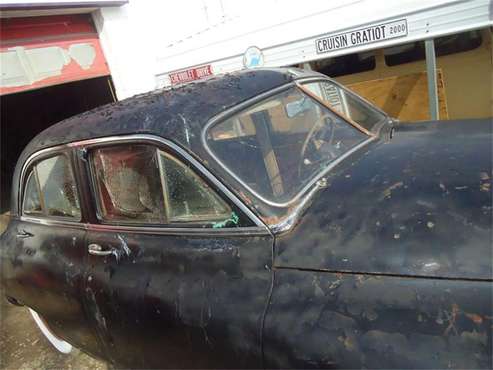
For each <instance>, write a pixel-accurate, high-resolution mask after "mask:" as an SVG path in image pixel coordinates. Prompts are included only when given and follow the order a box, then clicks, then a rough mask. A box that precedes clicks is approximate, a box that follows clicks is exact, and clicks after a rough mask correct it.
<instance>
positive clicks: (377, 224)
mask: <svg viewBox="0 0 493 370" xmlns="http://www.w3.org/2000/svg"><path fill="white" fill-rule="evenodd" d="M492 127H493V126H492V122H491V121H490V120H470V121H455V122H443V123H419V124H401V125H399V126H397V127H395V132H394V134H393V137H392V139H390V140H382V139H380V140H378V141H374V142H372V143H370V144H369V145H367V146H366V147H364V148H362V149H360V150H359V151H358V152H356V153H354V154H353V155H352V156H351V157H349V158H347V160H346V161H344V162H343V163H341V164H340V165H339V166H337V167H336V168H334V169H333V171H331V172H330V173H329V174H328V176H326V180H327V184H326V187H325V188H324V189H322V190H320V191H319V192H318V193H316V194H315V195H314V197H313V199H312V200H311V202H310V205H309V206H308V207H307V208H306V209H305V211H304V212H301V214H300V215H298V217H299V223H298V224H297V225H296V226H295V227H294V228H293V229H292V230H290V232H287V233H284V234H282V235H279V236H278V237H277V238H276V250H275V253H276V256H275V266H282V267H294V268H298V267H299V268H304V269H313V270H329V271H350V272H358V273H382V274H393V275H409V276H428V277H431V276H434V277H440V278H444V277H449V278H466V279H485V280H490V279H491V278H492V275H493V272H492V247H491V246H492V244H491V243H492V240H491V237H492V222H493V220H492V211H491V210H492V209H491V205H492V196H491V194H492V192H491V183H492V178H493V174H492V168H491V165H492V162H491V158H492V145H491V143H492V140H493V136H492ZM478 153H481V155H478Z"/></svg>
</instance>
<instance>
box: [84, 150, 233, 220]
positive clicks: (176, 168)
mask: <svg viewBox="0 0 493 370" xmlns="http://www.w3.org/2000/svg"><path fill="white" fill-rule="evenodd" d="M91 158H92V159H91V163H92V167H93V175H94V177H95V184H96V192H97V199H98V209H99V216H100V218H101V219H102V220H103V221H106V222H110V223H111V222H113V223H114V222H121V223H133V224H134V223H137V224H175V223H199V224H201V225H202V226H210V227H213V226H214V222H216V221H219V220H223V219H225V218H227V217H229V216H230V215H231V213H232V210H231V208H230V207H229V206H228V204H227V203H226V202H225V201H224V200H223V199H222V198H221V197H219V196H218V195H217V193H216V192H215V191H214V190H213V189H212V188H210V187H209V186H208V184H207V183H206V182H205V181H204V180H203V179H202V178H201V177H200V176H198V175H197V174H196V173H195V171H194V170H193V169H192V168H190V167H189V166H187V165H185V164H184V163H183V162H181V161H180V160H178V159H177V158H175V157H173V156H171V155H170V154H168V153H165V152H163V151H161V150H158V149H157V148H155V147H153V146H151V145H146V144H131V145H125V146H123V145H118V146H112V147H105V148H100V149H95V150H94V151H93V153H92V157H91Z"/></svg>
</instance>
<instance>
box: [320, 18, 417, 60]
mask: <svg viewBox="0 0 493 370" xmlns="http://www.w3.org/2000/svg"><path fill="white" fill-rule="evenodd" d="M404 36H407V21H406V20H405V19H400V20H397V21H393V22H388V23H381V24H377V25H374V26H370V27H365V28H359V29H357V30H354V31H348V32H344V33H339V34H337V35H329V36H325V37H322V38H319V39H317V40H315V46H316V48H317V54H323V53H328V52H330V51H335V50H339V49H345V48H351V47H355V46H360V45H365V44H371V43H374V42H378V41H383V40H389V39H394V38H397V37H404Z"/></svg>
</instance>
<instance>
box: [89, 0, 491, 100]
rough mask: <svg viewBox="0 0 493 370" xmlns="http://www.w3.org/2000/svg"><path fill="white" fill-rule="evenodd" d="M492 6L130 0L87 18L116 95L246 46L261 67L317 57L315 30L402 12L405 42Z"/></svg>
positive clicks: (453, 27) (459, 1) (483, 19)
mask: <svg viewBox="0 0 493 370" xmlns="http://www.w3.org/2000/svg"><path fill="white" fill-rule="evenodd" d="M491 6H492V5H491V1H490V0H399V1H397V0H396V1H389V0H330V1H328V0H307V1H304V2H300V1H299V0H249V1H240V0H171V1H164V0H129V3H128V4H126V5H124V6H121V7H117V8H101V9H100V10H98V11H97V12H95V13H94V20H95V23H96V27H97V28H98V31H99V34H100V39H101V43H102V46H103V50H104V52H105V56H106V59H107V60H108V63H109V67H110V70H111V74H112V76H113V81H114V83H115V87H116V93H117V96H118V98H119V99H123V98H126V97H129V96H132V95H135V94H137V93H141V92H146V91H150V90H153V89H155V88H156V87H157V86H160V85H167V84H169V77H168V73H169V72H172V71H176V70H180V69H184V68H188V67H192V66H197V65H201V64H209V63H210V64H212V68H213V71H214V72H215V73H222V72H228V71H231V70H235V69H238V68H242V62H241V61H242V55H243V53H244V51H245V50H246V49H247V48H248V47H249V46H253V45H255V46H258V47H260V48H261V49H262V50H263V52H264V55H265V65H267V66H279V65H289V64H295V63H300V62H304V61H309V60H315V59H316V58H319V57H320V56H318V55H317V53H316V51H315V43H314V37H316V36H317V35H322V34H327V33H333V32H341V30H346V29H349V28H354V27H360V26H363V25H368V24H372V23H376V22H382V21H383V20H389V19H397V18H396V17H401V18H402V17H403V18H406V19H407V20H408V25H409V36H408V37H406V40H407V39H409V40H411V39H423V38H427V37H434V36H436V35H441V34H445V33H447V32H448V33H454V32H459V31H460V30H462V29H471V27H472V28H474V27H476V26H477V28H479V27H486V26H489V25H492V24H493V22H492V19H491ZM489 9H490V10H489ZM404 41H405V39H402V40H399V39H396V40H393V41H392V42H390V43H389V45H390V44H391V43H399V42H404ZM382 46H383V44H382V45H380V44H374V45H371V46H369V48H371V47H382ZM385 46H388V45H385ZM366 48H368V47H366ZM356 49H358V50H356ZM356 49H355V50H353V52H354V51H361V50H363V49H364V47H360V48H356ZM360 49H361V50H360ZM347 52H348V51H347V50H340V51H337V53H339V54H341V53H347ZM325 56H327V55H325Z"/></svg>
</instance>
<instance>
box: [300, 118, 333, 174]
mask: <svg viewBox="0 0 493 370" xmlns="http://www.w3.org/2000/svg"><path fill="white" fill-rule="evenodd" d="M322 125H327V126H328V127H329V126H330V128H327V129H326V130H320V129H319V128H320V127H321V126H322ZM334 131H335V125H334V120H333V119H332V117H330V116H329V115H328V114H325V115H322V116H320V117H319V118H318V119H317V121H316V122H315V124H314V125H313V127H312V128H311V129H310V131H309V132H308V134H307V135H306V138H305V141H304V142H303V145H302V147H301V152H300V158H301V160H300V162H299V165H298V176H300V177H301V174H302V172H303V171H304V169H305V168H304V167H305V166H310V167H313V166H316V165H318V164H319V163H321V162H323V161H326V160H327V156H326V155H325V154H327V155H328V156H329V159H332V158H335V157H337V153H336V152H335V151H334V149H335V147H334V146H333V144H332V141H333V139H334ZM320 149H322V150H320Z"/></svg>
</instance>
